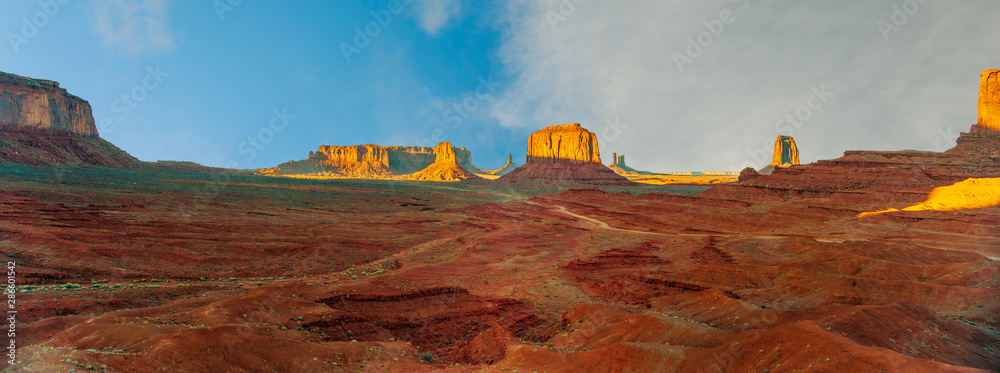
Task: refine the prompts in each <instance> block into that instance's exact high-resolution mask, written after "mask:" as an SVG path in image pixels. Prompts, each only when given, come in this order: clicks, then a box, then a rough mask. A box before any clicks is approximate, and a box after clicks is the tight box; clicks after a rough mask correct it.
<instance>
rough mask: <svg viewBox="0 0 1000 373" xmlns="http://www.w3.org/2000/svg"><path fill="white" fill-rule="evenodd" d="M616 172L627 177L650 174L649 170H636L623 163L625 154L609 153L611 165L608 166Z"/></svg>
mask: <svg viewBox="0 0 1000 373" xmlns="http://www.w3.org/2000/svg"><path fill="white" fill-rule="evenodd" d="M608 168H610V169H611V170H612V171H614V172H615V173H616V174H619V175H622V176H625V177H628V176H639V175H643V174H650V172H644V171H639V170H636V169H634V168H632V167H629V166H628V165H626V164H625V155H624V154H622V155H618V153H611V165H610V166H608Z"/></svg>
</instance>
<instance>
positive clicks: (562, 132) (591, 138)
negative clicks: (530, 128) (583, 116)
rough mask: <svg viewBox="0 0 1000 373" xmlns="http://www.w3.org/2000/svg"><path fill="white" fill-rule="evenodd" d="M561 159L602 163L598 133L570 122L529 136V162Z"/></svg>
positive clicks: (546, 128) (549, 127)
mask: <svg viewBox="0 0 1000 373" xmlns="http://www.w3.org/2000/svg"><path fill="white" fill-rule="evenodd" d="M561 160H569V161H577V162H588V163H590V162H594V163H601V152H600V150H599V149H598V147H597V135H596V134H594V133H593V132H590V131H588V130H586V129H585V128H583V127H580V124H579V123H570V124H563V125H558V126H548V127H545V128H543V129H541V130H539V131H537V132H535V133H532V134H531V136H529V137H528V159H527V162H528V163H531V162H555V161H561Z"/></svg>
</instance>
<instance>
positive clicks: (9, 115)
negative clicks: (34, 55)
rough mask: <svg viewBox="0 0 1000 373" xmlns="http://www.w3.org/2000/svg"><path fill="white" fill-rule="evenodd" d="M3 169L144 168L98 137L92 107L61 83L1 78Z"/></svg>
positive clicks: (0, 74)
mask: <svg viewBox="0 0 1000 373" xmlns="http://www.w3.org/2000/svg"><path fill="white" fill-rule="evenodd" d="M0 127H2V128H0V163H18V164H26V165H31V166H42V167H58V166H64V165H77V164H88V165H96V166H103V167H118V168H139V167H144V166H145V165H144V164H143V163H142V162H140V161H139V160H138V159H135V158H134V157H132V156H130V155H128V153H126V152H125V151H123V150H121V149H119V148H118V147H116V146H114V145H112V144H111V143H109V142H107V141H104V139H101V138H100V136H98V133H97V127H96V126H95V124H94V116H93V114H92V112H91V108H90V103H88V102H87V101H86V100H84V99H82V98H79V97H77V96H74V95H72V94H69V92H67V91H66V89H64V88H60V87H59V83H56V82H53V81H50V80H42V79H31V78H26V77H23V76H19V75H14V74H7V73H4V72H0Z"/></svg>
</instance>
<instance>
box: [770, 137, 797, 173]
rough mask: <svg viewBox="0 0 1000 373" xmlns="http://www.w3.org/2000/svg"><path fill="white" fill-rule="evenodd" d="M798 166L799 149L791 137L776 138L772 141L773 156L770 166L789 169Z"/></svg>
mask: <svg viewBox="0 0 1000 373" xmlns="http://www.w3.org/2000/svg"><path fill="white" fill-rule="evenodd" d="M797 164H799V147H798V146H795V140H794V139H792V137H791V136H780V135H779V136H778V139H777V140H774V156H773V157H772V158H771V164H770V166H775V167H789V166H794V165H797Z"/></svg>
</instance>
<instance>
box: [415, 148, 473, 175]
mask: <svg viewBox="0 0 1000 373" xmlns="http://www.w3.org/2000/svg"><path fill="white" fill-rule="evenodd" d="M434 153H435V154H436V155H437V158H436V159H435V160H434V163H432V164H431V165H430V166H427V168H425V169H423V170H420V171H419V172H417V173H414V174H412V175H409V176H408V177H407V178H408V179H411V180H423V181H460V180H468V179H479V176H476V175H475V174H473V173H471V172H469V171H466V170H464V169H462V168H461V167H458V162H457V160H456V157H455V148H454V146H452V145H451V143H448V142H440V143H438V146H437V148H434Z"/></svg>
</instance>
